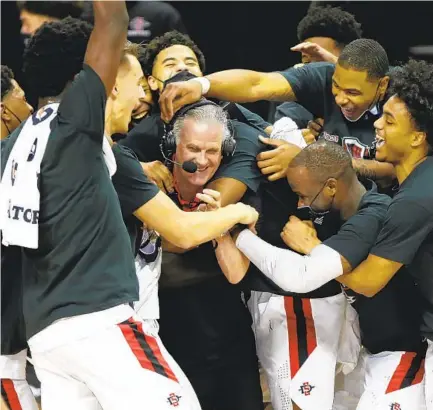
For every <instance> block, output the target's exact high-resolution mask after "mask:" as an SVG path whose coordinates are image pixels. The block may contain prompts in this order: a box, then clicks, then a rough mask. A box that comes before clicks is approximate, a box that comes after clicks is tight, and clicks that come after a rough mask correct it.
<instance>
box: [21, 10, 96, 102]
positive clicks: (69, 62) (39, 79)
mask: <svg viewBox="0 0 433 410" xmlns="http://www.w3.org/2000/svg"><path fill="white" fill-rule="evenodd" d="M91 32H92V26H91V25H90V24H89V23H87V22H85V21H82V20H78V19H75V18H72V17H67V18H65V19H63V20H60V21H54V22H49V23H44V24H43V25H42V26H41V27H39V29H38V30H36V32H35V34H34V36H33V37H31V39H30V41H29V43H28V45H27V47H26V49H25V50H24V57H23V60H24V63H23V71H24V74H25V75H26V78H27V82H28V86H29V88H31V89H32V91H33V92H34V93H35V95H36V96H37V97H38V98H43V97H53V96H57V95H59V94H60V93H61V92H62V91H63V90H64V88H65V87H66V84H67V83H68V82H69V81H72V80H73V79H74V76H75V75H76V74H77V73H79V72H80V70H81V69H82V67H83V61H84V55H85V53H86V48H87V43H88V41H89V38H90V33H91Z"/></svg>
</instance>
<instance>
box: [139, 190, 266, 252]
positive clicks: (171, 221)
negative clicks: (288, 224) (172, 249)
mask: <svg viewBox="0 0 433 410" xmlns="http://www.w3.org/2000/svg"><path fill="white" fill-rule="evenodd" d="M134 215H135V216H136V217H137V218H138V219H139V220H140V221H142V222H143V223H145V224H146V226H148V227H149V228H151V229H154V230H155V231H157V232H159V233H160V234H161V236H162V237H163V238H165V239H167V240H168V241H169V242H171V243H172V244H173V245H175V246H177V247H180V248H183V249H189V248H192V247H194V246H198V245H200V244H202V243H204V242H208V241H210V240H212V239H213V238H215V237H217V236H219V235H221V234H222V233H224V232H226V231H228V230H229V229H230V228H231V227H233V226H234V225H236V224H237V223H241V224H246V225H249V224H253V223H255V222H256V221H257V218H258V213H257V211H255V210H254V208H252V207H250V206H248V205H244V204H242V203H238V204H235V205H228V206H226V207H224V208H220V209H218V210H216V211H212V212H184V211H181V210H180V209H179V208H178V207H177V206H176V205H175V204H174V202H173V201H172V200H171V199H170V198H169V197H168V196H167V195H165V194H164V193H163V192H159V193H158V194H156V195H155V196H154V197H153V198H152V199H151V200H150V201H148V202H146V203H145V204H144V205H143V206H141V207H140V208H139V209H137V210H136V211H135V212H134Z"/></svg>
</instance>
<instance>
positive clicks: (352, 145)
mask: <svg viewBox="0 0 433 410" xmlns="http://www.w3.org/2000/svg"><path fill="white" fill-rule="evenodd" d="M343 148H344V149H345V150H346V151H347V152H348V153H349V154H350V155H351V156H352V158H369V157H370V147H369V146H368V145H365V144H363V143H362V142H361V141H359V139H358V138H353V137H344V138H343Z"/></svg>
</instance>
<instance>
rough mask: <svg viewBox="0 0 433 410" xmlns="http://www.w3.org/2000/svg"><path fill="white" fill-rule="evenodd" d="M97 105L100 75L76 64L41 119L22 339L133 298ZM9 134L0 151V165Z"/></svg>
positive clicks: (101, 103)
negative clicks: (43, 131) (54, 106)
mask: <svg viewBox="0 0 433 410" xmlns="http://www.w3.org/2000/svg"><path fill="white" fill-rule="evenodd" d="M105 103H106V92H105V87H104V85H103V83H102V81H101V80H100V78H99V77H98V75H97V74H96V73H95V72H94V71H93V70H92V68H91V67H89V66H86V65H84V67H83V70H82V71H81V72H80V73H79V74H78V76H77V77H76V79H75V80H74V82H73V84H72V85H71V86H70V87H69V88H68V90H67V91H66V93H65V96H64V97H63V100H62V102H61V104H60V106H59V109H58V113H57V115H56V116H48V117H47V118H46V119H45V120H46V121H51V124H50V126H51V133H50V136H49V140H48V143H47V147H46V150H45V155H44V158H43V160H42V162H41V174H40V191H41V199H40V218H39V248H38V249H36V250H31V249H25V250H24V256H25V257H24V258H23V261H24V262H25V267H24V275H23V278H24V285H23V311H24V317H25V320H26V334H27V338H30V337H32V336H33V335H34V334H36V333H38V332H39V331H41V330H43V329H44V328H45V327H47V326H48V325H50V324H51V323H53V322H54V321H55V320H58V319H61V318H64V317H70V316H76V315H81V314H86V313H92V312H96V311H100V310H103V309H107V308H110V307H113V306H116V305H119V304H124V303H130V302H133V301H135V300H138V281H137V276H136V273H135V266H134V260H133V253H132V249H131V245H130V241H129V237H128V232H127V230H126V227H125V224H124V223H123V220H122V214H121V209H120V204H119V199H118V197H117V194H116V191H115V190H114V187H113V184H112V183H111V179H110V176H109V173H108V170H107V167H106V165H105V161H104V156H103V153H102V138H103V135H104V118H105ZM35 115H36V113H35V114H34V115H33V116H32V117H31V118H30V119H29V120H28V121H32V120H33V117H34V116H35ZM17 136H18V133H16V134H15V135H12V136H11V141H10V143H9V144H8V145H7V147H6V148H5V150H4V151H3V152H2V168H3V167H4V164H5V163H6V161H7V158H8V156H9V153H10V150H11V148H12V146H13V144H14V143H15V141H16V138H17ZM26 266H31V269H29V270H28V271H27V269H26Z"/></svg>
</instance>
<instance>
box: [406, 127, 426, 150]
mask: <svg viewBox="0 0 433 410" xmlns="http://www.w3.org/2000/svg"><path fill="white" fill-rule="evenodd" d="M426 139H427V134H426V133H425V132H422V131H416V132H414V133H413V134H412V138H411V144H410V145H411V146H412V147H419V146H420V145H422V144H424V142H425V141H426Z"/></svg>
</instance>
